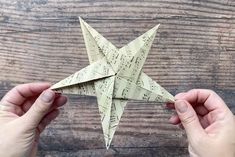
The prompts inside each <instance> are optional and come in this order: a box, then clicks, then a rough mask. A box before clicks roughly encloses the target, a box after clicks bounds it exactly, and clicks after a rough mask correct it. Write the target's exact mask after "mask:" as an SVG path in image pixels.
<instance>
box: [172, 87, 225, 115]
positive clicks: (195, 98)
mask: <svg viewBox="0 0 235 157" xmlns="http://www.w3.org/2000/svg"><path fill="white" fill-rule="evenodd" d="M176 99H184V100H186V101H188V102H189V103H190V104H195V103H196V104H204V106H205V107H206V108H207V110H209V111H212V110H215V109H222V110H224V109H226V110H227V109H228V107H227V106H226V104H225V103H224V101H223V100H222V99H221V98H220V97H219V96H218V95H217V94H216V93H215V92H214V91H212V90H207V89H193V90H190V91H188V92H187V93H185V94H184V95H183V96H182V95H179V96H176Z"/></svg>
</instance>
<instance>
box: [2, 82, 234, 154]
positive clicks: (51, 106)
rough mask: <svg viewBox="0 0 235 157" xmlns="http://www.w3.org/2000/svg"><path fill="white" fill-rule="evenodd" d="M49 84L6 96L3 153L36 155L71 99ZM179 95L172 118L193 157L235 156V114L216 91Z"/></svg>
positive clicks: (30, 86) (22, 87) (21, 87)
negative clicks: (45, 134)
mask: <svg viewBox="0 0 235 157" xmlns="http://www.w3.org/2000/svg"><path fill="white" fill-rule="evenodd" d="M49 87H50V84H48V83H31V84H23V85H19V86H16V87H15V88H13V89H12V90H10V91H9V92H8V93H7V94H6V95H5V96H4V97H3V98H2V100H1V102H0V156H4V157H35V156H36V153H37V145H38V141H39V137H40V134H41V133H42V131H43V130H44V129H45V128H46V126H47V125H48V124H49V123H50V122H51V121H52V120H54V119H55V118H56V117H57V116H58V115H59V108H60V107H61V106H63V105H64V104H65V103H66V101H67V98H66V97H65V96H62V95H60V94H57V93H55V92H54V91H52V90H50V89H48V88H49ZM175 98H176V102H175V104H167V106H168V107H169V108H171V109H174V110H176V115H173V116H172V117H171V118H170V122H171V123H172V124H174V125H180V126H181V127H182V128H184V129H185V131H186V134H187V137H188V143H189V153H190V156H191V157H221V156H223V157H234V156H235V134H234V133H235V118H234V115H233V114H232V112H231V111H230V110H229V108H228V107H227V106H226V104H225V103H224V101H223V100H222V99H221V98H220V97H219V96H218V95H217V94H216V93H215V92H213V91H210V90H204V89H195V90H191V91H188V92H186V93H180V94H178V95H176V96H175ZM9 149H10V151H9Z"/></svg>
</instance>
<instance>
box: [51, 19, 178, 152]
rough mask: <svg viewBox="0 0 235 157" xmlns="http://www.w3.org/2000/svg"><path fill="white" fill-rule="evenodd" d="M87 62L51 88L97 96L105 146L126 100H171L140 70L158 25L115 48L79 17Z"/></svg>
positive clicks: (110, 139) (119, 117)
mask: <svg viewBox="0 0 235 157" xmlns="http://www.w3.org/2000/svg"><path fill="white" fill-rule="evenodd" d="M80 25H81V29H82V33H83V37H84V40H85V45H86V49H87V53H88V58H89V62H90V65H89V66H87V67H85V68H83V69H81V70H80V71H78V72H76V73H74V74H72V75H71V76H69V77H67V78H65V79H64V80H62V81H60V82H58V83H56V84H55V85H53V86H52V87H51V88H52V89H54V90H57V91H61V92H63V93H68V94H79V95H89V96H96V97H97V102H98V108H99V113H100V115H101V123H102V129H103V134H104V139H105V143H106V148H107V149H108V148H109V146H110V143H111V141H112V138H113V135H114V133H115V130H116V128H117V126H118V124H119V121H120V119H121V116H122V114H123V111H124V107H125V106H126V104H127V101H128V100H129V99H131V100H143V101H155V102H174V97H173V96H172V95H171V94H170V93H168V92H167V91H166V90H165V89H164V88H162V87H161V86H160V85H159V84H157V83H156V82H155V81H153V80H152V79H151V78H150V77H149V76H148V75H146V74H145V73H144V72H143V71H142V67H143V65H144V62H145V60H146V57H147V55H148V52H149V50H150V47H151V45H152V42H153V40H154V38H155V34H156V31H157V28H158V26H159V25H157V26H155V27H154V28H152V29H150V30H149V31H147V32H146V33H144V34H143V35H141V36H140V37H138V38H136V39H135V40H133V41H132V42H130V43H129V44H127V45H126V46H124V47H122V48H120V49H118V48H116V47H115V46H114V45H113V44H112V43H111V42H109V41H108V40H107V39H105V38H104V37H103V36H102V35H101V34H99V33H98V32H97V31H96V30H95V29H93V28H92V27H91V26H89V25H88V24H87V23H86V22H85V21H83V20H82V19H81V18H80Z"/></svg>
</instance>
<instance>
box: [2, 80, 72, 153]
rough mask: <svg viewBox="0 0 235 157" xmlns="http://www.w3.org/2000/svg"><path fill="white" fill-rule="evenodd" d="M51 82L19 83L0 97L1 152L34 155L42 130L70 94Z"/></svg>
mask: <svg viewBox="0 0 235 157" xmlns="http://www.w3.org/2000/svg"><path fill="white" fill-rule="evenodd" d="M49 87H50V84H48V83H30V84H22V85H18V86H16V87H15V88H13V89H12V90H10V91H9V92H8V93H7V94H6V95H5V96H4V97H3V98H2V100H1V101H0V156H2V157H3V156H4V157H34V156H36V153H37V146H38V141H39V136H40V133H42V131H43V130H44V129H45V127H46V126H47V125H48V124H49V123H50V122H51V121H52V120H54V119H55V118H56V117H57V116H58V115H59V109H58V107H60V106H62V105H64V104H65V103H66V102H67V98H66V97H65V96H62V95H60V94H56V93H55V92H54V91H52V90H50V89H48V88H49Z"/></svg>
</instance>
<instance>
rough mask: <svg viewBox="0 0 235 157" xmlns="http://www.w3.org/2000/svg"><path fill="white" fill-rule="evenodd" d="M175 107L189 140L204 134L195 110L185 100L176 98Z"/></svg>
mask: <svg viewBox="0 0 235 157" xmlns="http://www.w3.org/2000/svg"><path fill="white" fill-rule="evenodd" d="M175 108H176V111H177V114H178V116H179V119H180V121H181V124H182V125H183V126H184V129H185V131H186V133H187V136H188V138H189V140H193V141H194V140H197V138H198V137H199V136H204V135H205V132H204V130H203V128H202V126H201V124H200V122H199V119H198V117H197V114H196V112H195V111H194V109H193V108H192V106H191V105H190V104H189V103H188V102H187V101H185V100H176V102H175Z"/></svg>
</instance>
